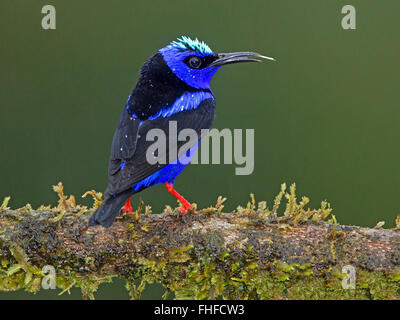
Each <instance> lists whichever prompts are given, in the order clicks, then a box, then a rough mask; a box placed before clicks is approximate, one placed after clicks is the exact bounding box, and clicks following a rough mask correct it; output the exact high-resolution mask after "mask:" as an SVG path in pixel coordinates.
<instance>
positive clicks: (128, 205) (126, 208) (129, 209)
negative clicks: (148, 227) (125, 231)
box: [122, 197, 133, 212]
mask: <svg viewBox="0 0 400 320" xmlns="http://www.w3.org/2000/svg"><path fill="white" fill-rule="evenodd" d="M132 211H133V209H132V206H131V197H129V198H128V200H126V203H125V205H124V207H123V208H122V212H132Z"/></svg>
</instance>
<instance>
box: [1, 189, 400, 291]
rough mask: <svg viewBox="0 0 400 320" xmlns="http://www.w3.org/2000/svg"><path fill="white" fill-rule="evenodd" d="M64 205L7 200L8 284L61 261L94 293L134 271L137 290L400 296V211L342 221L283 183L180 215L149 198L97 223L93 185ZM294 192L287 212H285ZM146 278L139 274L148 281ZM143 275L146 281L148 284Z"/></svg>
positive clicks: (66, 278)
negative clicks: (375, 220)
mask: <svg viewBox="0 0 400 320" xmlns="http://www.w3.org/2000/svg"><path fill="white" fill-rule="evenodd" d="M55 191H56V192H57V193H58V194H59V198H60V200H59V204H58V206H57V207H56V208H51V207H50V206H48V207H44V206H42V207H40V208H39V209H37V210H33V209H32V208H31V206H30V205H27V206H25V207H23V208H20V209H17V210H11V209H10V208H8V201H9V200H10V199H9V198H6V199H5V200H4V202H3V204H2V205H1V207H0V259H1V261H0V262H1V266H0V290H2V291H11V290H18V289H22V288H24V289H25V290H27V291H31V292H37V291H39V290H40V289H41V282H42V278H43V276H44V274H43V272H42V268H43V267H44V266H45V265H51V266H54V268H55V271H56V276H57V277H56V284H57V286H58V287H59V288H61V289H62V290H63V291H62V293H63V292H66V291H69V289H70V288H72V287H73V286H77V287H80V288H81V289H82V294H83V297H84V298H94V293H95V291H96V290H97V288H98V286H99V285H100V284H101V283H103V282H106V281H112V278H113V277H115V276H117V277H122V278H124V279H126V283H127V289H128V290H129V293H130V295H131V297H132V298H139V297H140V293H141V291H142V290H143V288H144V287H145V285H146V283H153V282H159V283H161V284H162V285H164V287H165V288H166V295H165V297H167V296H168V293H169V292H173V293H174V294H175V297H176V298H178V299H184V298H194V299H205V298H216V297H219V296H222V297H224V298H233V299H355V298H361V299H371V298H374V299H400V267H399V266H400V231H399V230H398V229H400V218H398V219H397V220H396V223H397V227H396V228H395V229H392V230H387V229H382V224H378V225H377V227H376V229H371V228H363V227H357V226H344V225H339V224H337V223H336V219H335V217H334V216H331V219H330V220H329V221H325V219H327V218H328V216H329V215H331V208H330V206H329V204H328V203H327V202H323V203H322V205H321V208H319V209H316V210H311V209H308V208H307V209H306V208H305V207H306V205H307V203H308V202H309V200H308V198H306V197H302V198H301V201H300V202H299V203H297V201H296V194H295V186H294V185H292V187H291V188H290V190H289V192H288V193H286V186H285V185H282V188H281V192H280V193H279V194H278V196H277V197H276V199H275V202H274V204H273V207H272V209H271V210H269V209H268V208H267V205H266V203H265V202H264V201H261V202H259V203H258V204H257V203H256V201H255V198H254V195H251V200H250V201H249V203H248V204H247V206H244V207H238V209H237V210H235V211H234V212H232V213H224V212H223V202H224V201H225V200H226V199H224V198H222V197H219V198H218V201H217V204H216V205H215V206H212V207H209V208H207V209H203V210H197V209H196V208H195V206H194V207H193V210H192V211H191V212H189V213H188V214H185V215H184V216H183V217H178V216H177V215H176V214H175V213H174V211H176V210H173V209H172V208H170V207H167V208H166V210H165V212H164V213H163V214H152V213H151V208H150V206H145V209H144V212H143V213H142V212H141V210H142V208H143V203H141V204H140V205H139V209H138V210H137V211H136V212H134V213H132V214H125V215H122V216H121V217H119V218H118V219H117V220H116V222H115V223H114V224H113V226H112V227H110V228H109V229H105V228H103V227H100V226H99V227H93V228H88V227H87V221H88V218H89V216H90V214H91V213H92V212H93V210H94V209H95V207H97V206H98V205H99V204H100V203H101V194H99V193H96V192H95V191H90V192H88V193H86V194H85V195H87V194H90V195H92V197H93V198H94V200H95V203H94V208H90V209H88V208H86V207H84V206H80V205H77V204H76V201H75V198H74V197H73V196H70V197H66V196H65V195H64V193H63V188H62V184H59V185H58V186H56V187H55ZM284 198H286V199H287V205H286V210H285V211H284V213H283V216H279V215H278V209H279V206H280V203H281V201H282V199H284ZM345 265H351V266H353V267H354V268H355V270H356V277H357V278H356V283H355V284H356V288H355V289H343V287H342V279H343V278H344V277H345V276H346V274H345V273H342V268H343V266H345ZM138 281H139V282H138ZM139 283H140V284H139Z"/></svg>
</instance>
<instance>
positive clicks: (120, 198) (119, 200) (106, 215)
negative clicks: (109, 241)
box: [89, 192, 132, 228]
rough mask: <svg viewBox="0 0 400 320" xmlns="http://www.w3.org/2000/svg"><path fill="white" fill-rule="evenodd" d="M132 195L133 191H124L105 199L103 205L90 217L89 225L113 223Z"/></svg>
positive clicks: (104, 225)
mask: <svg viewBox="0 0 400 320" xmlns="http://www.w3.org/2000/svg"><path fill="white" fill-rule="evenodd" d="M131 195H132V192H123V193H120V194H118V195H116V196H115V197H114V196H111V197H109V198H107V199H105V200H104V201H103V203H102V204H101V206H100V207H99V208H98V209H97V210H96V212H95V213H93V214H92V216H91V217H90V219H89V227H91V226H95V225H98V224H101V225H102V226H103V227H106V228H107V227H109V226H111V225H112V224H113V222H114V220H115V218H116V217H117V215H118V214H119V213H120V210H121V208H122V206H123V205H124V204H125V202H126V200H128V198H129V197H130V196H131Z"/></svg>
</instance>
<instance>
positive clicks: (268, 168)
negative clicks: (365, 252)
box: [0, 0, 400, 299]
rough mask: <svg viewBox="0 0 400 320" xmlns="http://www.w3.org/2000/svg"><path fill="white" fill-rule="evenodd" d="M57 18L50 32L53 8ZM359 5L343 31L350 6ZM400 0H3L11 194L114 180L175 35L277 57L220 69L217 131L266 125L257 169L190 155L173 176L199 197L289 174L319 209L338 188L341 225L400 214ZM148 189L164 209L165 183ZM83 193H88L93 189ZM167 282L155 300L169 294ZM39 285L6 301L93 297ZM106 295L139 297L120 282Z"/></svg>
mask: <svg viewBox="0 0 400 320" xmlns="http://www.w3.org/2000/svg"><path fill="white" fill-rule="evenodd" d="M45 4H52V5H54V6H55V7H56V10H57V29H56V30H48V31H46V30H43V29H42V28H41V19H42V17H43V15H42V14H41V8H42V6H43V5H45ZM346 4H352V5H354V6H355V8H356V10H357V29H356V30H343V29H342V27H341V19H342V17H343V15H342V14H341V8H342V7H343V6H344V5H346ZM398 12H400V2H399V1H389V0H386V1H372V0H370V1H367V0H363V1H360V0H352V1H320V0H312V1H311V0H306V1H285V0H279V1H278V0H275V1H265V0H264V1H218V2H217V1H204V0H202V1H196V2H194V1H121V0H120V1H114V2H111V1H94V0H93V1H76V0H74V1H50V0H49V1H31V0H30V1H15V0H13V1H11V0H1V2H0V43H1V49H0V64H1V72H0V130H1V131H0V132H1V135H0V148H1V149H0V150H1V156H0V179H1V183H0V197H1V198H2V197H4V196H7V195H11V196H12V200H11V206H12V207H14V208H15V207H20V206H23V205H25V204H26V203H27V202H29V203H31V204H32V206H33V207H38V206H39V205H40V204H43V203H45V204H48V203H51V204H53V205H55V204H56V201H57V197H56V195H55V194H54V192H53V191H52V189H51V186H52V185H53V184H56V183H57V182H58V181H63V183H64V186H65V192H66V193H68V194H75V195H77V196H78V197H77V198H78V199H79V198H80V197H79V195H81V194H82V193H84V192H85V191H86V190H90V189H96V190H98V191H103V190H104V188H105V187H106V182H107V176H106V172H107V162H108V156H109V149H110V143H111V139H112V135H113V131H114V128H115V125H116V123H117V120H118V117H119V114H120V112H121V110H122V108H123V106H124V103H125V101H126V99H127V97H128V95H129V93H130V92H131V90H132V88H133V86H134V85H135V83H136V80H137V78H138V70H139V68H140V66H141V65H142V63H143V62H144V61H145V60H146V59H147V58H148V57H149V56H150V55H152V54H153V53H154V52H155V51H156V50H158V48H161V47H163V46H165V45H167V44H168V43H169V42H170V41H172V40H174V39H175V38H176V37H177V36H181V35H182V34H184V35H189V36H191V37H199V39H201V40H204V41H206V42H207V43H208V44H209V45H210V47H211V48H212V49H213V50H214V51H215V52H229V51H247V50H249V51H250V50H251V51H257V52H260V53H262V54H265V55H269V56H273V57H275V58H276V59H277V62H275V63H270V62H268V63H264V64H240V65H236V66H227V67H225V68H222V69H221V70H220V71H219V72H218V73H217V74H216V76H215V77H214V79H213V81H212V89H213V91H214V93H215V95H216V99H217V117H216V120H215V123H214V127H215V128H218V129H223V128H232V129H233V128H243V129H245V128H254V129H255V170H254V173H253V174H252V175H249V176H236V175H235V174H234V168H235V166H234V165H208V166H207V165H197V166H194V165H192V166H189V167H188V168H187V169H186V170H185V172H184V174H183V175H181V176H180V177H179V178H178V179H177V180H176V184H175V186H176V188H177V190H179V191H180V192H181V193H182V194H183V195H185V196H187V198H188V199H189V200H192V201H194V202H196V203H198V205H199V206H200V207H204V206H208V205H210V204H211V203H215V200H216V198H217V196H218V195H224V196H226V197H227V198H228V202H227V204H226V208H227V209H229V210H232V209H234V208H235V207H236V206H237V205H238V204H245V203H246V201H247V200H248V198H249V193H250V192H254V193H255V195H256V200H267V201H268V203H269V204H270V205H271V202H272V200H273V197H274V196H275V194H276V193H277V192H278V191H279V187H280V184H281V183H282V182H287V183H288V184H290V183H291V182H296V183H297V190H298V194H299V195H308V196H309V197H311V206H318V205H319V203H320V201H321V200H324V199H327V200H328V201H329V202H330V203H331V205H332V207H333V208H334V212H333V213H334V214H335V215H336V217H337V218H338V220H339V221H340V222H341V223H345V224H357V225H363V226H374V225H375V224H376V223H377V222H378V221H381V220H385V221H386V226H387V227H393V226H394V219H395V217H396V215H398V214H399V211H400V210H399V204H398V193H399V184H400V169H399V162H400V152H399V148H398V138H399V127H398V120H399V117H400V109H399V105H398V95H399V91H400V90H399V89H400V88H399V78H398V77H399V75H398V74H399V73H398V71H399V67H400V63H399V56H400V54H399V53H400V52H399V49H400V42H399V37H398V32H399V20H398ZM139 198H142V199H143V200H144V201H145V202H146V203H150V204H151V205H152V206H153V211H154V212H157V211H159V210H161V209H162V208H163V207H164V206H165V204H170V205H175V200H174V199H173V198H172V197H171V196H170V195H169V194H168V193H167V192H166V191H165V189H164V188H163V186H157V187H154V188H151V189H149V190H146V191H144V192H142V193H140V194H139V195H137V196H136V197H135V198H134V205H136V204H137V203H138V199H139ZM79 201H81V203H84V204H88V203H89V202H88V201H86V200H83V199H82V200H80V199H79ZM162 292H163V290H162V289H161V288H160V287H159V286H153V287H150V288H149V289H146V291H145V292H144V298H159V297H161V294H162ZM56 293H58V291H57V292H54V291H52V292H49V291H47V292H46V291H45V290H42V291H41V292H40V293H39V294H38V295H36V296H33V295H29V294H26V293H24V292H16V293H1V294H0V298H4V299H5V298H55V299H59V298H64V299H65V298H80V293H79V290H73V292H72V294H71V295H70V296H68V295H64V296H61V297H58V296H57V294H56ZM96 296H97V298H127V297H128V294H127V292H126V291H125V289H124V288H123V282H122V281H120V280H116V281H114V283H113V284H109V285H108V284H107V285H102V287H101V288H100V290H99V291H98V293H97V294H96Z"/></svg>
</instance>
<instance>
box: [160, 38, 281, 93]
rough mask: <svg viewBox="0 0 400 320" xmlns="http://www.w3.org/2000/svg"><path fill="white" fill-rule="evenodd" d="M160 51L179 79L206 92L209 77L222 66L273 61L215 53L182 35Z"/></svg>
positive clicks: (246, 54)
mask: <svg viewBox="0 0 400 320" xmlns="http://www.w3.org/2000/svg"><path fill="white" fill-rule="evenodd" d="M159 52H160V54H161V55H162V56H163V58H164V60H165V62H166V63H167V65H168V67H169V68H170V69H171V71H172V72H173V73H174V74H175V75H176V76H177V77H178V78H179V79H181V80H182V81H184V82H185V83H187V84H188V85H190V86H192V87H194V88H197V89H209V87H210V80H211V78H212V77H213V76H214V74H215V72H217V70H218V69H219V68H220V67H221V66H223V65H226V64H232V63H239V62H261V60H259V59H267V60H274V59H273V58H269V57H265V56H263V55H261V54H259V53H256V52H233V53H214V52H213V51H212V50H211V49H210V47H209V46H208V45H207V44H206V43H205V42H203V41H199V40H198V39H195V40H192V39H190V38H189V37H185V36H183V37H181V38H178V39H177V40H176V41H173V42H171V43H170V44H169V45H167V46H166V47H164V48H162V49H160V50H159Z"/></svg>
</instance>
